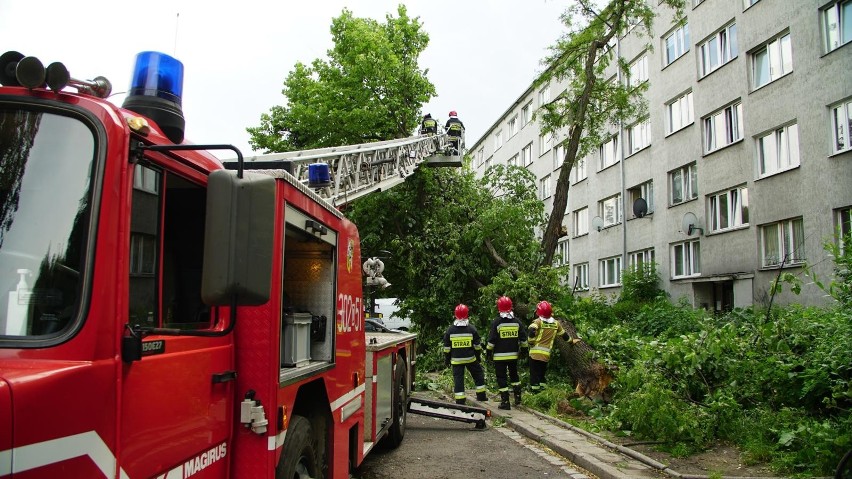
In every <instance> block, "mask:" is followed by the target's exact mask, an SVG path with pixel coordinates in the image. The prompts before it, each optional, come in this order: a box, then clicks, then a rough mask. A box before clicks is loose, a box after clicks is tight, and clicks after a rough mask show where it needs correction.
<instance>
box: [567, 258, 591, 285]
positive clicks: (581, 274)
mask: <svg viewBox="0 0 852 479" xmlns="http://www.w3.org/2000/svg"><path fill="white" fill-rule="evenodd" d="M573 270H574V275H573V276H574V281H573V282H572V283H571V287H572V288H573V287H574V285H577V290H578V291H588V290H589V263H580V264H575V265H574V268H573ZM577 278H579V279H580V280H579V281H577Z"/></svg>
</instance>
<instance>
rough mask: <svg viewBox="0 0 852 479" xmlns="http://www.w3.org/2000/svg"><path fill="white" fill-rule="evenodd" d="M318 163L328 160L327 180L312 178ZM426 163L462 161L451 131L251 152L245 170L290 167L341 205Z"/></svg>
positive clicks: (388, 185)
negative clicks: (451, 142) (452, 144)
mask: <svg viewBox="0 0 852 479" xmlns="http://www.w3.org/2000/svg"><path fill="white" fill-rule="evenodd" d="M227 163H229V161H226V164H227ZM317 163H325V164H327V165H328V176H329V177H328V182H327V183H325V184H323V185H316V184H313V183H312V182H311V181H310V180H311V178H310V177H309V176H310V175H309V170H310V168H311V165H315V164H317ZM421 164H425V165H426V166H436V167H437V166H461V165H462V162H461V156H459V154H458V152H455V151H451V150H450V148H449V141H448V139H447V135H446V134H443V133H441V134H437V135H431V136H427V135H417V136H412V137H408V138H400V139H397V140H387V141H379V142H373V143H363V144H360V145H347V146H335V147H331V148H318V149H313V150H300V151H288V152H284V153H270V154H266V155H258V156H251V157H246V160H245V169H247V170H255V169H257V170H260V169H281V170H285V171H287V172H288V173H290V174H291V175H293V176H294V177H295V178H296V180H298V181H299V182H300V183H302V184H303V185H305V186H306V187H309V188H311V189H312V190H314V192H316V194H317V195H319V196H320V197H321V198H323V199H324V200H326V201H328V202H330V203H331V204H332V205H333V206H335V207H339V206H341V205H344V204H346V203H349V202H351V201H354V200H356V199H358V198H360V197H362V196H364V195H367V194H370V193H373V192H377V191H381V190H387V189H389V188H392V187H394V186H396V185H398V184H400V183H402V182H403V181H405V179H406V178H407V177H408V176H410V175H411V174H412V173H414V170H415V169H416V168H417V167H418V166H420V165H421ZM226 167H230V165H226Z"/></svg>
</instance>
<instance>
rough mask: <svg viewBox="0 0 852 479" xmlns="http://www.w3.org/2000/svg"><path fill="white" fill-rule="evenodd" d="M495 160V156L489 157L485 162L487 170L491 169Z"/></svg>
mask: <svg viewBox="0 0 852 479" xmlns="http://www.w3.org/2000/svg"><path fill="white" fill-rule="evenodd" d="M493 160H494V157H493V156H489V157H488V159H487V160H485V169H486V170H487V169H488V168H491V163H492V161H493Z"/></svg>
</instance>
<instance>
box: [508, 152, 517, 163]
mask: <svg viewBox="0 0 852 479" xmlns="http://www.w3.org/2000/svg"><path fill="white" fill-rule="evenodd" d="M506 165H508V166H518V154H517V153H516V154H514V155H513V156H512V157H511V158H509V161H508V162H506Z"/></svg>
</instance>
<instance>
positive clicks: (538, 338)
mask: <svg viewBox="0 0 852 479" xmlns="http://www.w3.org/2000/svg"><path fill="white" fill-rule="evenodd" d="M535 314H536V316H538V317H537V318H536V319H535V320H534V321H533V322H532V324H531V325H530V327H529V330H528V331H527V334H528V336H529V346H530V389H532V392H534V393H537V392H539V391H541V387H542V386H541V384H542V383H544V382H545V379H544V374H545V373H546V372H547V363H548V361H550V351H551V349H553V342H554V341H555V340H556V337H557V336H559V337H561V338H562V339H564V340H566V341H571V343H572V344H573V343H577V342H579V341H580V339H579V338H574V339H571V337H570V336H569V335H568V333H567V332H566V331H565V329H564V328H563V327H562V323H560V322H559V321H556V320H555V319H553V318H552V316H553V308H552V307H551V306H550V303H548V302H547V301H542V302H540V303H538V306H536V308H535Z"/></svg>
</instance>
